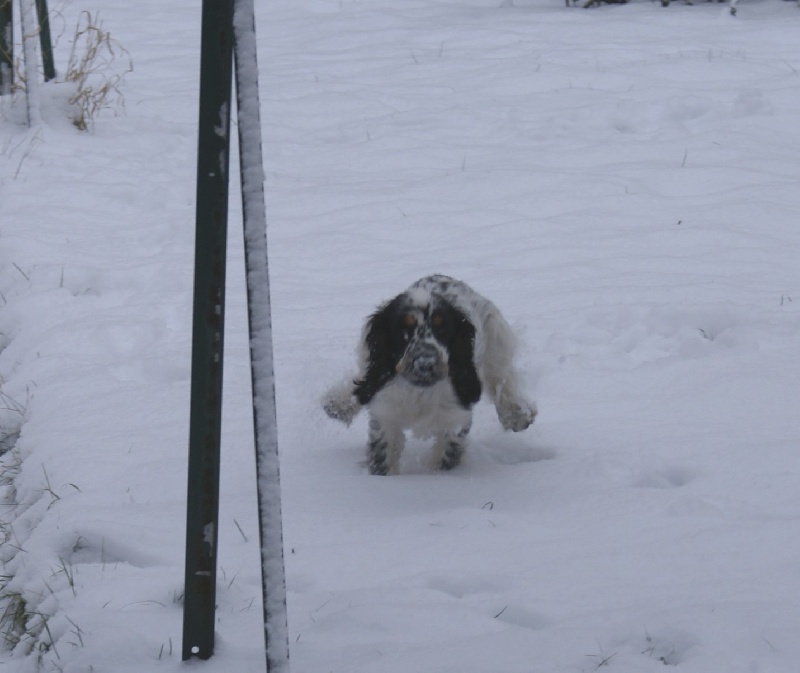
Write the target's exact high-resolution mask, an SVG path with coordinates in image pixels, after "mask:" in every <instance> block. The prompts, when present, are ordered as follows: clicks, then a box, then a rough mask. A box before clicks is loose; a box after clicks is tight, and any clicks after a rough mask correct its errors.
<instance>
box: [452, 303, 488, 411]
mask: <svg viewBox="0 0 800 673" xmlns="http://www.w3.org/2000/svg"><path fill="white" fill-rule="evenodd" d="M452 312H453V313H452V324H453V330H454V331H453V338H452V339H451V341H450V347H449V351H450V358H449V364H450V381H452V383H453V390H455V393H456V397H458V401H459V402H461V405H462V406H463V407H465V408H469V407H471V406H472V405H473V404H475V403H476V402H477V401H478V400H479V399H480V398H481V380H480V378H478V372H477V370H476V369H475V326H474V325H473V324H472V323H471V322H470V320H469V318H467V316H465V315H464V314H463V313H462V312H461V311H459V310H458V309H456V308H455V307H453V308H452Z"/></svg>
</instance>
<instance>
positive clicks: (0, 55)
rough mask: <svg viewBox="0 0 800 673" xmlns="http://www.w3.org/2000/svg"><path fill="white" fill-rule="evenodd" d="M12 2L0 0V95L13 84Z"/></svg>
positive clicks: (8, 90) (8, 91)
mask: <svg viewBox="0 0 800 673" xmlns="http://www.w3.org/2000/svg"><path fill="white" fill-rule="evenodd" d="M13 26H14V3H13V0H0V95H3V96H8V95H9V94H10V93H11V87H13V86H14V28H13Z"/></svg>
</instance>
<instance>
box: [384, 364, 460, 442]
mask: <svg viewBox="0 0 800 673" xmlns="http://www.w3.org/2000/svg"><path fill="white" fill-rule="evenodd" d="M369 409H370V412H371V413H372V415H373V416H374V417H375V418H377V419H378V420H379V421H380V422H381V423H383V424H386V425H390V426H393V427H399V428H402V429H403V430H411V432H412V433H413V434H415V435H417V436H418V437H422V438H426V437H433V436H435V435H441V434H444V433H446V432H458V431H459V430H460V429H461V428H462V427H464V425H465V424H467V423H468V422H469V419H470V415H471V414H470V411H469V410H468V409H465V408H464V407H462V406H461V405H460V404H459V402H458V398H457V397H456V394H455V392H454V391H453V386H452V385H451V384H450V381H449V380H444V381H440V382H438V383H436V384H435V385H432V386H430V387H427V388H422V387H419V386H414V385H412V384H410V383H408V382H407V381H405V380H404V379H402V378H399V377H398V378H395V379H393V380H392V381H391V382H390V383H388V384H387V385H386V386H384V387H383V388H382V389H381V390H380V391H379V392H378V393H377V394H376V395H375V397H374V398H373V400H372V402H371V403H370V405H369Z"/></svg>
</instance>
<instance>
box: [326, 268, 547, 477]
mask: <svg viewBox="0 0 800 673" xmlns="http://www.w3.org/2000/svg"><path fill="white" fill-rule="evenodd" d="M514 346H515V339H514V334H513V332H512V331H511V327H510V326H509V324H508V323H507V322H506V320H505V319H504V318H503V316H502V315H501V314H500V311H499V310H498V309H497V307H496V306H495V305H494V304H493V303H492V302H491V301H489V300H488V299H486V298H485V297H482V296H481V295H479V294H478V293H477V292H475V291H474V290H473V289H472V288H470V287H469V286H468V285H466V284H465V283H462V282H460V281H457V280H454V279H452V278H449V277H447V276H441V275H435V276H428V277H426V278H422V279H420V280H418V281H417V282H416V283H414V284H413V285H412V286H411V287H410V288H408V290H406V291H405V292H403V293H402V294H399V295H398V296H397V297H395V298H394V299H392V300H391V301H388V302H386V303H385V304H383V305H381V306H380V307H379V308H378V310H377V311H376V312H375V313H373V314H372V315H371V316H370V317H369V318H368V319H367V321H366V324H365V325H364V329H363V332H362V335H361V342H360V344H359V349H358V359H359V371H358V374H357V376H355V377H348V378H347V379H346V380H345V381H344V382H343V383H341V384H339V385H337V386H334V387H333V388H331V389H330V390H329V391H328V392H327V393H326V394H325V396H324V397H323V408H324V409H325V412H326V413H327V414H328V416H330V417H331V418H333V419H336V420H339V421H342V422H343V423H345V424H346V425H350V423H351V422H352V420H353V418H355V416H356V414H358V412H359V411H360V410H361V408H362V407H367V408H368V409H369V415H370V419H369V441H368V444H367V463H368V466H369V471H370V473H371V474H380V475H385V474H396V473H397V471H398V463H399V460H400V454H401V453H402V450H403V445H404V442H405V434H404V433H405V431H406V430H410V431H411V432H412V433H414V434H415V435H417V436H419V437H423V438H425V437H433V438H434V446H433V460H434V466H435V467H438V468H439V469H442V470H449V469H451V468H453V467H455V466H456V465H458V464H459V463H460V462H461V456H462V454H463V453H464V446H465V443H466V439H467V435H468V434H469V431H470V427H471V425H472V407H473V405H474V404H475V403H476V402H477V401H478V400H479V399H480V397H481V392H482V391H484V390H485V391H486V393H487V394H488V395H489V398H490V399H491V400H492V401H493V402H494V405H495V408H496V409H497V416H498V418H499V419H500V423H501V424H502V426H503V428H504V429H506V430H513V431H514V432H519V431H520V430H524V429H525V428H527V427H528V426H529V425H530V424H531V423H533V421H534V419H535V418H536V404H535V403H534V402H531V401H528V400H527V399H526V398H525V397H524V396H523V394H522V392H521V391H520V389H519V384H518V381H517V376H516V373H515V371H514V367H513V359H514Z"/></svg>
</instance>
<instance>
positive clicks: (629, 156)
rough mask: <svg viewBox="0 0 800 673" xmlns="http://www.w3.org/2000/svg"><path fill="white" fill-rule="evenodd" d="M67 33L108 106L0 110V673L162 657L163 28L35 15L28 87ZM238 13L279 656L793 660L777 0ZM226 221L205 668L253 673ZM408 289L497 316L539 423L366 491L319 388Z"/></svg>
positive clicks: (166, 151) (346, 431)
mask: <svg viewBox="0 0 800 673" xmlns="http://www.w3.org/2000/svg"><path fill="white" fill-rule="evenodd" d="M84 9H89V10H92V11H99V12H100V15H101V18H102V20H103V25H104V27H105V28H106V29H107V30H109V31H110V32H111V34H112V36H113V37H114V38H115V39H117V40H118V41H119V43H120V44H121V45H123V46H124V47H125V48H126V49H127V50H128V51H129V52H130V54H131V56H132V58H133V63H134V68H135V69H134V71H133V72H132V73H130V74H129V75H127V77H126V78H125V81H124V85H123V93H124V95H125V99H126V103H125V108H126V113H125V114H124V115H120V116H116V117H115V116H113V115H111V114H106V115H101V116H100V118H99V119H98V120H97V121H96V123H95V125H94V129H93V132H92V133H81V132H79V131H77V130H75V129H74V128H73V127H72V125H71V124H70V122H69V121H68V119H67V117H66V113H65V105H64V104H63V100H64V94H63V87H61V88H60V87H59V86H58V85H56V86H53V85H50V84H47V85H42V86H41V87H40V93H41V97H42V109H41V115H42V120H43V121H42V125H41V126H40V127H39V128H38V129H33V130H30V129H28V127H27V124H26V120H25V104H24V100H22V99H21V98H20V97H19V96H17V97H16V98H15V99H13V100H9V99H8V98H6V99H3V100H2V102H1V103H0V293H2V294H1V295H0V348H1V349H2V352H0V392H1V393H2V404H1V405H0V406H2V407H3V409H2V410H0V427H2V434H1V435H0V442H2V445H3V446H4V448H5V453H4V455H3V456H2V470H0V480H2V493H0V495H2V498H3V500H2V504H3V509H2V517H0V520H1V521H2V539H4V542H3V544H2V547H0V554H1V556H0V560H2V561H3V569H2V573H1V574H2V575H3V577H4V579H3V584H2V596H3V598H2V603H0V612H2V610H6V613H5V614H6V617H5V619H4V621H3V629H2V630H3V633H4V634H5V640H6V641H7V643H6V647H5V649H4V652H3V654H2V655H0V666H2V669H3V671H6V672H8V673H18V672H19V673H28V672H30V671H35V670H42V671H64V672H65V673H88V672H90V671H91V672H93V673H105V672H113V673H134V672H136V673H140V672H141V671H182V670H187V665H186V664H182V663H181V662H180V641H181V626H182V613H181V604H180V597H181V593H182V584H183V562H184V558H183V545H184V535H185V532H184V520H185V494H186V465H187V439H188V398H189V361H190V326H191V320H190V316H191V305H190V304H191V285H192V265H193V259H192V255H193V237H194V189H195V185H194V178H195V170H196V169H195V159H196V138H197V94H198V82H199V79H198V68H199V41H200V34H199V28H200V3H199V2H198V1H194V2H181V3H167V2H161V1H159V2H156V1H155V0H141V1H140V2H136V3H133V2H128V3H123V2H117V1H113V0H93V5H92V6H91V7H90V6H87V5H85V4H79V3H77V2H74V1H73V2H67V3H66V4H63V5H61V6H60V7H59V12H58V15H57V16H58V19H57V21H56V20H55V19H54V22H55V23H56V24H59V22H60V24H61V27H62V28H65V29H66V30H64V31H61V32H63V34H62V37H61V38H60V40H59V43H58V45H57V48H56V66H57V68H59V69H61V68H63V67H64V64H65V61H66V57H67V55H68V53H69V39H68V37H69V35H70V34H71V33H70V31H71V28H72V26H74V24H75V22H76V21H77V18H78V14H79V12H80V11H81V10H84ZM255 9H256V23H257V34H258V60H259V63H260V69H261V72H260V85H261V103H262V104H261V119H262V124H263V133H264V140H265V142H264V161H265V166H264V168H265V174H266V195H267V217H268V223H269V228H268V239H269V264H270V274H271V295H272V324H273V334H274V339H275V341H274V348H275V351H274V352H275V358H276V360H275V364H276V371H275V385H276V391H277V399H278V438H279V448H280V467H281V484H282V489H283V491H282V498H283V525H284V530H283V533H284V538H285V543H286V548H285V552H286V554H285V555H286V576H287V589H288V606H289V607H288V616H289V639H290V645H291V668H292V670H294V671H296V672H298V673H330V672H336V673H367V672H369V673H408V672H409V671H418V672H425V673H451V672H456V671H458V672H459V673H534V672H541V673H554V672H568V673H576V672H588V671H594V670H609V671H624V672H630V671H633V672H640V671H641V672H648V671H664V670H670V669H672V668H674V669H675V670H678V671H686V672H698V673H739V672H742V673H755V672H760V673H784V672H787V673H788V672H794V673H796V671H797V670H798V661H800V572H799V570H800V414H798V411H797V409H798V406H797V405H798V402H797V399H798V398H797V388H798V381H799V380H800V354H799V353H798V343H800V264H798V257H799V253H800V226H798V225H799V224H800V222H799V219H800V218H798V214H800V161H799V160H798V157H800V125H798V123H797V115H798V110H800V40H799V39H798V35H800V10H798V7H797V5H796V4H795V3H793V2H783V1H781V0H743V1H742V2H741V3H740V4H739V7H738V10H739V11H738V15H737V16H736V17H732V16H731V15H730V13H729V12H728V10H727V7H726V5H724V4H722V5H720V4H717V3H709V4H706V3H700V4H697V5H695V6H686V5H683V4H679V3H673V4H672V5H671V6H670V7H668V8H662V7H661V5H660V3H658V2H649V1H647V0H637V1H635V2H633V3H631V4H628V5H625V6H618V5H612V6H603V7H600V8H597V9H592V10H583V9H578V8H567V7H565V6H564V3H563V2H560V1H559V0H511V1H509V0H505V1H501V0H458V1H455V0H400V1H398V0H394V1H392V2H390V1H388V0H369V1H351V0H292V1H291V2H289V1H288V0H274V1H271V2H265V1H259V2H257V3H256V7H255ZM53 32H54V34H59V33H60V30H59V25H55V26H54V30H53ZM231 166H232V168H234V167H237V166H236V162H235V161H234V162H231ZM236 179H237V180H238V177H237V178H236ZM232 188H233V189H238V183H236V181H234V183H233V184H232ZM231 206H232V212H231V226H230V253H229V263H228V275H229V290H228V311H227V317H228V324H227V334H226V348H227V352H226V387H225V402H224V411H225V418H224V430H223V451H222V454H223V465H222V488H221V494H222V502H221V518H220V531H219V556H220V575H219V589H218V596H217V598H218V613H217V617H218V621H217V651H216V654H215V656H214V657H213V658H212V659H210V660H209V661H207V662H193V663H192V664H190V665H189V667H190V668H191V670H202V671H208V672H210V673H229V672H230V671H260V670H264V665H265V664H264V652H263V646H264V643H263V630H262V623H261V607H260V600H261V599H260V572H259V550H258V522H257V507H256V474H255V466H254V459H253V440H252V435H253V424H252V413H251V409H252V403H251V397H250V373H249V363H248V357H249V356H248V343H247V317H246V302H245V290H244V269H243V252H242V231H241V226H240V221H241V208H240V205H239V199H238V197H237V196H236V193H235V192H234V193H233V194H232V198H231ZM434 272H436V273H445V274H448V275H452V276H455V277H458V278H461V279H463V280H465V281H466V282H468V283H469V284H470V285H472V286H473V287H474V288H475V289H476V290H477V291H479V292H481V293H482V294H484V295H486V296H487V297H489V298H491V299H492V300H493V301H494V302H495V303H496V304H497V305H498V306H499V307H500V308H501V310H502V311H503V313H504V315H506V317H507V318H508V319H509V321H510V322H511V323H512V325H513V326H514V328H515V330H516V331H517V333H518V335H519V337H520V357H519V367H520V368H521V370H522V371H523V372H524V381H523V383H524V385H525V388H526V390H527V391H528V392H529V393H530V394H531V396H534V397H536V398H537V400H538V403H539V411H540V413H539V417H538V419H537V422H536V424H535V425H534V426H533V427H532V428H531V429H529V430H528V431H526V432H524V433H521V434H518V435H515V434H507V433H503V432H502V430H501V428H500V426H499V424H498V423H497V420H496V418H495V416H494V412H493V409H492V408H491V406H490V405H489V404H486V403H485V402H484V403H481V404H480V405H479V406H478V407H477V409H476V419H475V425H474V430H473V434H472V444H471V446H470V448H469V449H468V452H467V454H466V457H465V461H464V464H463V465H462V466H460V467H459V468H458V469H456V470H454V471H452V472H449V473H436V472H432V471H430V470H429V469H428V467H427V465H426V464H425V462H424V458H425V456H426V455H427V446H426V445H425V443H424V442H421V441H418V440H415V441H414V442H411V444H410V446H409V448H408V450H407V452H406V454H405V455H404V463H403V474H402V475H400V476H397V477H389V478H379V477H371V476H369V475H368V474H367V473H366V470H365V468H364V467H363V465H361V464H360V461H361V460H362V457H363V447H364V443H365V439H366V418H365V416H364V415H362V416H360V417H359V418H358V419H356V422H355V423H354V424H353V426H352V427H350V428H345V427H344V426H343V425H341V424H337V423H334V422H332V421H330V420H329V419H328V418H327V417H326V416H325V415H324V413H323V412H322V410H321V409H320V407H319V398H320V396H321V394H322V392H323V391H324V390H325V389H326V387H327V386H328V385H330V384H331V383H332V382H335V381H336V380H337V379H338V377H339V376H340V375H341V373H342V372H343V371H344V370H345V369H346V368H347V367H349V366H351V363H352V358H353V349H354V347H355V345H356V342H357V339H358V335H359V330H360V328H361V324H362V322H363V319H364V317H365V316H366V315H367V314H368V313H370V312H371V311H372V310H373V308H374V307H375V306H376V305H377V304H378V303H379V302H380V301H382V300H385V299H388V298H390V297H391V296H393V295H395V294H396V293H397V292H399V291H401V290H402V289H403V288H405V287H407V286H408V285H409V283H411V282H413V281H414V280H415V279H417V278H419V277H421V276H423V275H426V274H429V273H434ZM17 434H18V436H17ZM15 611H16V619H13V616H14V615H13V614H12V613H14V612H15ZM15 625H16V626H15ZM14 643H16V645H14ZM665 666H666V667H668V668H666V669H665Z"/></svg>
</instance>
